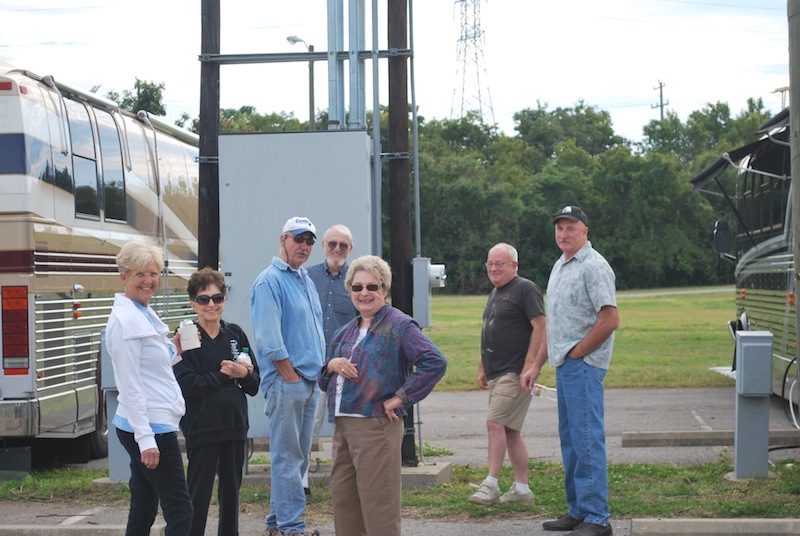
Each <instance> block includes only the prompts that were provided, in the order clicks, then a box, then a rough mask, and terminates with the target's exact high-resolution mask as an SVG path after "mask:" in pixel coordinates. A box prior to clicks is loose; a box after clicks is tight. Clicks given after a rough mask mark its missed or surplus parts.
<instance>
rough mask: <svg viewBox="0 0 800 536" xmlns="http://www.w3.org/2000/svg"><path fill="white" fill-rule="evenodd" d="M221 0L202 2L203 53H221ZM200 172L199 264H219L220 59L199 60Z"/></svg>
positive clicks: (214, 266)
mask: <svg viewBox="0 0 800 536" xmlns="http://www.w3.org/2000/svg"><path fill="white" fill-rule="evenodd" d="M219 5H220V0H203V2H202V5H201V8H200V9H201V38H200V49H201V52H202V54H219V53H220V17H219V15H220V9H219ZM198 127H199V131H200V176H199V188H200V191H199V194H198V204H197V209H198V215H197V216H198V217H197V227H198V229H197V241H198V244H197V267H198V268H204V267H206V266H210V267H211V268H213V269H214V270H216V269H217V268H218V267H219V63H217V62H214V61H204V62H202V63H201V64H200V119H199V124H198Z"/></svg>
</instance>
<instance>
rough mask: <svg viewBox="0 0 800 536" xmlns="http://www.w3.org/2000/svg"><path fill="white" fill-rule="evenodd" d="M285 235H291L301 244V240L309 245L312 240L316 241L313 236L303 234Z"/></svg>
mask: <svg viewBox="0 0 800 536" xmlns="http://www.w3.org/2000/svg"><path fill="white" fill-rule="evenodd" d="M286 236H291V237H292V238H294V241H295V242H297V243H298V244H302V243H303V242H305V243H306V244H308V245H309V246H313V245H314V242H316V240H315V239H314V238H313V237H312V238H305V237H303V235H286Z"/></svg>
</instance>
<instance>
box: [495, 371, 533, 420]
mask: <svg viewBox="0 0 800 536" xmlns="http://www.w3.org/2000/svg"><path fill="white" fill-rule="evenodd" d="M530 405H531V394H530V393H529V392H528V391H526V390H525V389H523V388H522V387H521V386H520V384H519V374H516V373H514V372H509V373H506V374H503V375H502V376H498V377H497V378H494V379H492V380H489V413H488V415H487V416H486V418H487V419H488V420H490V421H493V422H496V423H499V424H502V425H503V426H505V427H506V428H511V429H512V430H515V431H517V432H521V431H522V424H523V423H524V422H525V416H526V415H527V414H528V407H529V406H530Z"/></svg>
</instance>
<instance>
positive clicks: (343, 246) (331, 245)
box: [328, 242, 350, 251]
mask: <svg viewBox="0 0 800 536" xmlns="http://www.w3.org/2000/svg"><path fill="white" fill-rule="evenodd" d="M328 247H329V248H330V249H336V248H339V249H341V250H342V251H344V250H346V249H350V244H348V243H347V242H328Z"/></svg>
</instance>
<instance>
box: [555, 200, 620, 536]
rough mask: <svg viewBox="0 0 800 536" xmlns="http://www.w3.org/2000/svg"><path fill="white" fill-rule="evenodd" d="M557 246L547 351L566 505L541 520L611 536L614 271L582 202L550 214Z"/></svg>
mask: <svg viewBox="0 0 800 536" xmlns="http://www.w3.org/2000/svg"><path fill="white" fill-rule="evenodd" d="M553 225H554V226H555V238H556V244H557V245H558V247H559V249H560V250H561V252H562V255H561V257H560V258H559V259H558V260H557V261H556V263H555V265H554V266H553V270H552V271H551V272H550V280H549V281H548V283H547V354H548V358H549V360H550V364H551V365H553V366H554V367H556V387H557V388H558V435H559V437H560V439H561V456H562V458H563V461H564V487H565V490H566V495H567V504H568V505H569V511H568V512H567V513H566V514H564V515H563V516H561V517H560V518H559V519H556V520H554V521H546V522H544V523H543V527H544V529H545V530H558V531H571V532H570V533H569V534H568V535H567V536H611V535H612V534H613V530H612V528H611V524H610V523H609V517H610V514H609V511H608V466H607V461H606V436H605V418H604V409H603V398H604V396H603V379H604V378H605V375H606V371H607V370H608V367H609V365H610V364H611V352H612V350H613V348H614V330H616V329H617V326H619V315H618V313H617V298H616V290H615V283H614V282H615V277H614V271H613V270H612V269H611V266H609V264H608V262H607V261H606V260H605V259H604V258H603V256H602V255H600V254H599V253H598V252H597V251H595V250H594V249H593V248H592V244H591V242H589V224H588V219H587V217H586V214H585V213H584V212H583V210H581V209H580V208H579V207H575V206H567V207H564V208H563V209H561V210H560V211H559V212H558V213H556V215H555V216H554V217H553Z"/></svg>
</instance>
